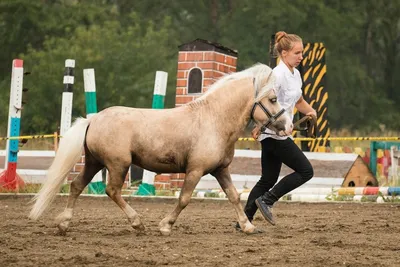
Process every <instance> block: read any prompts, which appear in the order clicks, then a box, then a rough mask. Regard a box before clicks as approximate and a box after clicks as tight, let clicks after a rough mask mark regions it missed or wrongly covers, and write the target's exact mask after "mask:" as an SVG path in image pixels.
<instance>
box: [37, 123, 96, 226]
mask: <svg viewBox="0 0 400 267" xmlns="http://www.w3.org/2000/svg"><path fill="white" fill-rule="evenodd" d="M89 123H90V119H84V118H78V119H77V120H76V121H75V122H74V124H73V126H72V127H71V128H70V129H69V130H68V131H67V132H66V133H65V134H64V135H63V136H62V138H61V140H60V144H59V147H58V150H57V153H56V157H55V158H54V161H53V163H52V164H51V166H50V168H49V170H48V172H47V175H46V181H45V182H44V184H43V186H42V188H41V189H40V191H39V193H38V194H37V195H36V196H35V197H34V198H33V200H32V201H36V202H35V204H34V205H33V207H32V210H31V212H30V214H29V218H31V219H33V220H36V219H38V218H39V217H40V215H42V213H43V212H44V211H45V210H46V209H47V208H48V206H49V205H50V204H51V202H52V201H53V199H54V197H55V196H56V194H57V193H58V191H59V190H60V187H61V185H62V184H63V183H64V180H65V178H66V176H67V175H68V173H69V172H70V170H71V169H72V168H73V167H74V165H75V163H76V162H77V161H78V160H79V159H80V157H81V153H82V148H83V144H84V141H85V136H86V128H87V127H88V125H89Z"/></svg>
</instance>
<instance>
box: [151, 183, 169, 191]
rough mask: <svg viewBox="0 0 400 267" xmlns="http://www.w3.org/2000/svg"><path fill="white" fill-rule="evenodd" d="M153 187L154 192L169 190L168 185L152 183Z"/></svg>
mask: <svg viewBox="0 0 400 267" xmlns="http://www.w3.org/2000/svg"><path fill="white" fill-rule="evenodd" d="M154 187H155V188H156V190H170V189H171V184H170V183H157V182H155V183H154Z"/></svg>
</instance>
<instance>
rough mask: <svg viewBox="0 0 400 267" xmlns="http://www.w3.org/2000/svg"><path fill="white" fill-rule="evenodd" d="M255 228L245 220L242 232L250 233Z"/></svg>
mask: <svg viewBox="0 0 400 267" xmlns="http://www.w3.org/2000/svg"><path fill="white" fill-rule="evenodd" d="M255 230H256V227H255V226H254V225H253V224H252V223H251V222H247V223H245V224H244V227H243V232H245V233H246V234H252V233H253V232H254V231H255Z"/></svg>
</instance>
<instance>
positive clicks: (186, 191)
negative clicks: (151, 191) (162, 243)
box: [159, 171, 203, 235]
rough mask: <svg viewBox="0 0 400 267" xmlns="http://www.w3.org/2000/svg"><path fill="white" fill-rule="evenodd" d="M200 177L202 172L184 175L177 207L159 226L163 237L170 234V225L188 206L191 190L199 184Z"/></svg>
mask: <svg viewBox="0 0 400 267" xmlns="http://www.w3.org/2000/svg"><path fill="white" fill-rule="evenodd" d="M201 176H203V172H200V171H191V172H188V173H186V178H185V182H184V184H183V187H182V191H181V194H180V195H179V201H178V205H177V206H176V208H175V209H174V210H173V211H172V212H171V213H170V214H168V216H166V217H165V218H164V219H163V220H162V221H161V222H160V224H159V226H160V231H161V233H162V234H163V235H169V234H170V233H171V229H172V225H174V223H175V221H176V219H177V218H178V216H179V214H180V213H181V212H182V210H183V209H184V208H185V207H186V206H187V205H188V204H189V201H190V199H191V197H192V194H193V190H194V188H195V187H196V185H197V184H198V183H199V181H200V178H201Z"/></svg>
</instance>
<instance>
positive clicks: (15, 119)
mask: <svg viewBox="0 0 400 267" xmlns="http://www.w3.org/2000/svg"><path fill="white" fill-rule="evenodd" d="M23 79H24V61H23V60H21V59H14V60H13V63H12V73H11V90H10V102H9V110H8V127H7V137H8V138H11V139H7V143H6V157H5V166H4V169H5V170H4V171H3V172H2V173H1V174H0V187H4V188H6V189H16V190H18V188H19V187H22V186H23V185H24V184H25V183H24V180H23V179H22V178H21V177H19V175H18V174H17V160H18V150H19V140H18V139H13V138H12V137H18V136H19V135H20V126H21V111H22V89H23Z"/></svg>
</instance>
